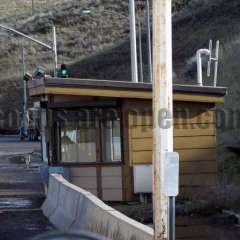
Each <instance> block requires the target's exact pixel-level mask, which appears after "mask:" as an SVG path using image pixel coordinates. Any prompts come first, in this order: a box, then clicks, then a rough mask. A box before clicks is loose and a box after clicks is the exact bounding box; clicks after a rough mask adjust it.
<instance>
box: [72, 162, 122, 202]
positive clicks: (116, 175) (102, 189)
mask: <svg viewBox="0 0 240 240" xmlns="http://www.w3.org/2000/svg"><path fill="white" fill-rule="evenodd" d="M68 169H69V173H70V182H71V183H73V184H74V185H76V186H78V187H81V188H83V189H85V190H87V191H89V192H91V193H92V194H94V195H96V196H98V197H99V198H101V199H102V200H104V201H122V200H123V190H122V189H123V186H122V168H121V167H119V166H116V167H114V166H113V167H109V166H92V167H83V166H78V167H77V166H74V167H68Z"/></svg>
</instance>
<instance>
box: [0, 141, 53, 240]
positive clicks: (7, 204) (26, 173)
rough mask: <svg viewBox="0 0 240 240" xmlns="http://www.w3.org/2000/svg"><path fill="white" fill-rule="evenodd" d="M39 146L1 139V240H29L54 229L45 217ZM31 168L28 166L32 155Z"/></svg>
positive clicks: (35, 143) (36, 143)
mask: <svg viewBox="0 0 240 240" xmlns="http://www.w3.org/2000/svg"><path fill="white" fill-rule="evenodd" d="M40 149H41V147H40V143H39V142H21V141H19V138H18V136H0V223H1V224H0V240H27V239H32V238H33V237H36V236H37V235H39V234H42V233H45V232H48V231H49V230H51V229H52V226H51V225H50V224H49V223H48V220H47V219H46V218H45V217H44V216H43V215H42V213H41V210H40V207H41V205H42V203H43V201H44V190H43V189H44V188H43V185H42V182H41V177H40V171H39V167H40V165H41V164H42V162H41V158H40V155H39V152H40ZM31 152H35V153H34V154H33V155H31V161H30V164H27V161H26V159H28V157H29V154H28V153H31Z"/></svg>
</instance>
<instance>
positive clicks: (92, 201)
mask: <svg viewBox="0 0 240 240" xmlns="http://www.w3.org/2000/svg"><path fill="white" fill-rule="evenodd" d="M52 178H54V180H51V179H52ZM55 181H57V182H58V183H59V185H60V188H59V193H58V194H54V195H53V194H52V193H50V191H51V188H50V187H49V192H48V194H49V195H51V197H50V199H52V197H53V196H54V197H57V199H55V201H56V202H57V207H56V206H55V205H53V204H52V203H51V204H49V203H48V204H45V203H44V205H47V206H48V207H43V209H45V211H44V214H45V216H47V217H48V218H49V219H50V222H51V223H52V224H54V225H55V226H56V227H57V228H59V229H60V230H63V231H72V232H75V231H79V230H85V231H90V232H95V233H99V234H102V235H104V236H106V237H108V238H109V239H113V240H152V239H153V230H152V228H150V227H147V226H146V225H143V224H141V223H139V222H137V221H135V220H133V219H131V218H128V217H127V216H125V215H123V214H122V213H120V212H118V211H116V210H115V209H113V208H111V207H110V206H108V205H106V204H105V203H104V202H102V201H101V200H100V199H98V198H97V197H95V196H94V195H92V194H91V193H89V192H87V191H85V190H83V189H81V188H79V187H77V186H75V185H73V184H71V183H69V182H67V181H66V180H65V179H64V178H63V177H61V176H59V175H56V174H55V175H51V177H50V184H51V183H53V184H56V183H55ZM50 184H49V185H50ZM46 201H49V200H48V197H47V199H46ZM44 205H43V206H44ZM50 206H53V207H54V208H55V209H54V210H52V209H49V207H50ZM48 211H49V212H50V213H49V212H48Z"/></svg>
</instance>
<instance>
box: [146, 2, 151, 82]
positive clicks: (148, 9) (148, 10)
mask: <svg viewBox="0 0 240 240" xmlns="http://www.w3.org/2000/svg"><path fill="white" fill-rule="evenodd" d="M146 18H147V59H148V67H147V69H148V70H147V72H148V74H147V75H148V78H147V80H148V82H152V39H151V21H150V7H149V0H146Z"/></svg>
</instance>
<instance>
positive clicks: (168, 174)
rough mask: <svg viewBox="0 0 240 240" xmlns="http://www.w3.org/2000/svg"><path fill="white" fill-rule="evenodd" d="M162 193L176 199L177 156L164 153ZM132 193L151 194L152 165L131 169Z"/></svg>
mask: <svg viewBox="0 0 240 240" xmlns="http://www.w3.org/2000/svg"><path fill="white" fill-rule="evenodd" d="M165 157H166V158H165V159H166V163H165V164H164V165H165V177H164V179H165V180H164V193H165V194H166V196H168V197H176V196H177V195H178V193H179V154H178V153H176V152H166V156H165ZM133 171H134V173H133V175H134V193H137V194H138V193H152V176H153V170H152V165H136V166H134V168H133Z"/></svg>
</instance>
